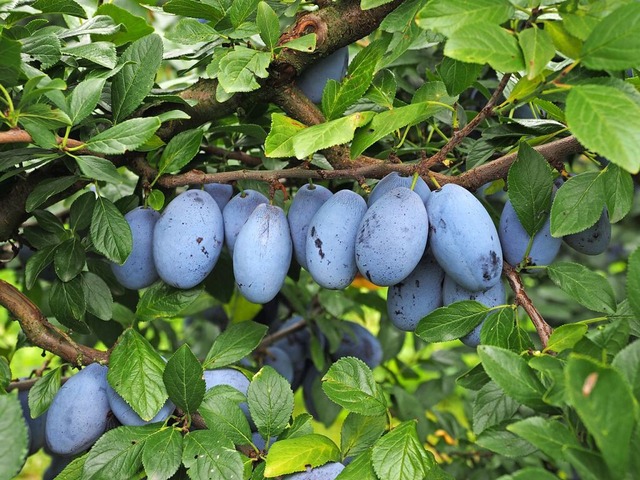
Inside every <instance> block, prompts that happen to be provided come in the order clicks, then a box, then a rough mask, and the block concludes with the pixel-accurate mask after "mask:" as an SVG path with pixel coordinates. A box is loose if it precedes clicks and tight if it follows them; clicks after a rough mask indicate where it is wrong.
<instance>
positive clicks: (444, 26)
mask: <svg viewBox="0 0 640 480" xmlns="http://www.w3.org/2000/svg"><path fill="white" fill-rule="evenodd" d="M511 15H513V6H512V5H511V3H510V2H509V1H507V0H475V1H473V2H470V1H468V0H432V1H430V2H428V4H427V5H426V6H425V7H424V8H423V9H422V11H421V12H419V13H418V17H417V23H418V25H420V26H421V27H422V28H428V29H430V30H434V31H436V32H440V33H443V34H445V35H449V34H450V33H452V32H454V31H455V30H456V29H457V28H459V27H460V26H463V25H465V24H469V23H476V22H486V23H493V24H496V25H499V24H501V23H504V22H505V21H506V20H508V19H509V18H511Z"/></svg>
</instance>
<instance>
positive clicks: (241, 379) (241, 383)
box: [204, 368, 253, 425]
mask: <svg viewBox="0 0 640 480" xmlns="http://www.w3.org/2000/svg"><path fill="white" fill-rule="evenodd" d="M204 383H205V385H206V388H207V390H210V389H212V388H213V387H215V386H217V385H229V386H230V387H233V388H235V389H236V390H238V391H239V392H240V393H242V394H243V395H246V394H247V391H248V390H249V383H250V382H249V379H248V378H247V377H245V376H244V375H243V374H242V373H241V372H240V371H238V370H234V369H233V368H218V369H216V370H205V371H204ZM240 408H241V409H242V411H243V412H244V414H245V416H246V417H247V419H248V420H249V423H250V424H252V420H251V415H250V414H249V406H248V405H247V403H246V402H242V403H241V404H240ZM252 425H253V424H252Z"/></svg>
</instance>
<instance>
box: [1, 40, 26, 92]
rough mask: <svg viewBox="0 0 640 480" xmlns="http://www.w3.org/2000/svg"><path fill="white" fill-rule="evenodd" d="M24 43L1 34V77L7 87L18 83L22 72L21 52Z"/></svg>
mask: <svg viewBox="0 0 640 480" xmlns="http://www.w3.org/2000/svg"><path fill="white" fill-rule="evenodd" d="M21 51H22V44H21V43H20V42H18V41H16V40H11V39H10V38H7V37H6V36H4V35H2V36H0V78H2V79H3V80H2V84H3V85H4V86H5V87H12V86H14V85H16V84H17V83H18V76H19V75H20V74H21V73H22V71H21V66H22V59H21V57H20V52H21Z"/></svg>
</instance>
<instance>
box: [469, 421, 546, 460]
mask: <svg viewBox="0 0 640 480" xmlns="http://www.w3.org/2000/svg"><path fill="white" fill-rule="evenodd" d="M476 443H477V444H478V445H479V446H480V447H482V448H486V449H487V450H491V451H492V452H495V453H498V454H500V455H504V456H505V457H510V458H519V457H527V456H529V455H531V454H532V453H533V452H535V451H536V448H535V447H534V446H533V445H531V444H530V443H529V442H527V441H526V440H523V439H522V438H520V437H518V436H517V435H515V434H513V433H511V432H509V431H507V430H505V429H504V426H503V425H497V426H495V427H491V428H487V429H486V430H485V431H484V432H482V434H481V435H479V436H478V438H477V439H476Z"/></svg>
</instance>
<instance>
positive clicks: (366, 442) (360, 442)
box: [340, 412, 387, 458]
mask: <svg viewBox="0 0 640 480" xmlns="http://www.w3.org/2000/svg"><path fill="white" fill-rule="evenodd" d="M386 428H387V419H386V417H385V416H384V415H380V416H377V417H376V416H365V415H359V414H357V413H353V412H351V413H349V415H347V418H345V419H344V423H343V424H342V430H341V433H340V450H341V451H342V456H343V458H346V457H356V456H358V455H360V454H361V453H364V452H366V451H368V450H370V448H371V447H372V446H373V444H374V443H375V442H376V441H377V440H378V439H379V438H380V437H381V436H382V434H383V433H384V431H385V430H386Z"/></svg>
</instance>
